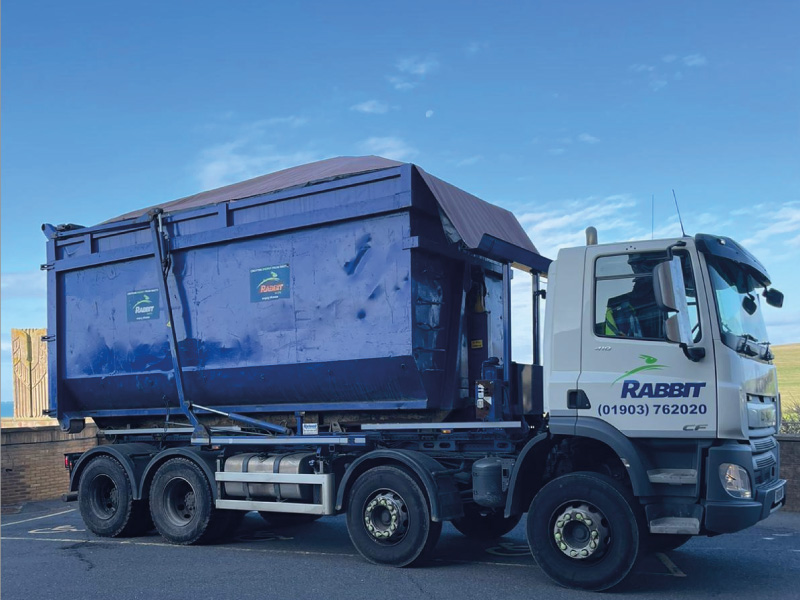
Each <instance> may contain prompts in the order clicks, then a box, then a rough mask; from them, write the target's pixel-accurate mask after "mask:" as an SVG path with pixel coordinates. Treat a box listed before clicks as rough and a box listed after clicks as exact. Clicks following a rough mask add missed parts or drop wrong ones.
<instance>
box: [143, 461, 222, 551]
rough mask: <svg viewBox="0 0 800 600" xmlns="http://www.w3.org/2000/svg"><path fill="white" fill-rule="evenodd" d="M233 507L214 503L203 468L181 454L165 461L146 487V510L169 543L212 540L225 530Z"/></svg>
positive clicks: (193, 542)
mask: <svg viewBox="0 0 800 600" xmlns="http://www.w3.org/2000/svg"><path fill="white" fill-rule="evenodd" d="M232 512H234V511H225V510H218V509H216V508H215V507H214V497H213V495H212V493H211V484H210V483H209V481H208V478H207V477H206V475H205V473H204V472H203V470H202V469H201V468H200V467H199V466H197V465H196V464H195V463H194V462H192V461H190V460H188V459H185V458H173V459H171V460H168V461H167V462H165V463H164V464H163V465H161V467H159V469H158V471H157V472H156V474H155V477H154V478H153V484H152V486H151V487H150V514H151V515H152V517H153V523H154V524H155V526H156V529H157V530H158V533H160V534H161V535H162V536H163V537H164V539H166V540H167V541H168V542H170V543H172V544H180V545H189V544H202V543H208V542H212V541H214V540H216V539H219V538H220V537H221V536H223V535H225V534H226V533H229V532H230V531H231V529H230V528H229V524H230V522H231V519H235V518H236V516H235V515H232V514H231V513H232Z"/></svg>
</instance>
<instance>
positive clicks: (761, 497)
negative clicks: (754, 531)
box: [705, 479, 786, 533]
mask: <svg viewBox="0 0 800 600" xmlns="http://www.w3.org/2000/svg"><path fill="white" fill-rule="evenodd" d="M785 503H786V480H785V479H778V480H777V481H773V482H772V483H771V484H770V485H769V486H768V487H765V488H758V489H756V497H755V499H753V500H750V501H747V502H742V501H741V500H736V499H734V498H731V501H730V502H711V501H706V510H705V514H706V518H705V528H706V529H707V530H708V532H710V533H733V532H734V531H741V530H742V529H747V528H748V527H751V526H753V525H755V524H756V523H758V522H759V521H763V520H764V519H766V518H767V517H768V516H769V515H770V513H773V512H775V511H776V510H778V509H779V508H781V507H782V506H783V505H784V504H785Z"/></svg>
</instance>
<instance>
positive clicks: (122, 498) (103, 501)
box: [78, 456, 153, 537]
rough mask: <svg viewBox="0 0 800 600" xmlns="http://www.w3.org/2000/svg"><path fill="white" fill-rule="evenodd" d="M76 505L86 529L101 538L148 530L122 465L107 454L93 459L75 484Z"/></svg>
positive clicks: (149, 523)
mask: <svg viewBox="0 0 800 600" xmlns="http://www.w3.org/2000/svg"><path fill="white" fill-rule="evenodd" d="M78 500H79V502H78V505H79V507H80V511H81V517H83V522H84V523H86V527H88V528H89V531H91V532H92V533H94V534H95V535H99V536H102V537H118V536H135V535H139V534H141V533H144V532H145V531H147V530H148V529H152V527H153V523H152V521H150V515H149V514H147V510H146V509H147V505H146V504H145V503H144V502H141V501H136V500H134V499H133V486H132V485H131V482H130V480H129V479H128V474H127V473H126V472H125V469H124V468H123V467H122V465H121V464H120V463H119V462H118V461H117V460H116V459H114V458H112V457H110V456H98V457H97V458H93V459H92V460H91V461H90V462H89V464H88V465H86V468H85V469H84V471H83V473H82V474H81V480H80V483H79V485H78Z"/></svg>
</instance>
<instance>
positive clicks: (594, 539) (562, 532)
mask: <svg viewBox="0 0 800 600" xmlns="http://www.w3.org/2000/svg"><path fill="white" fill-rule="evenodd" d="M553 539H554V540H555V543H556V546H557V547H558V548H559V550H561V552H563V553H564V554H565V555H567V556H568V557H570V558H573V559H576V560H583V559H586V558H590V557H594V558H597V557H599V556H601V555H602V554H603V553H604V552H605V550H606V547H607V545H608V540H609V530H608V527H607V525H606V520H605V517H604V516H603V514H602V513H601V512H600V511H599V510H597V509H596V508H594V507H592V506H589V505H587V504H578V505H575V504H570V505H568V506H566V507H564V509H563V510H562V511H561V512H560V513H559V514H558V516H557V517H556V519H555V523H554V525H553Z"/></svg>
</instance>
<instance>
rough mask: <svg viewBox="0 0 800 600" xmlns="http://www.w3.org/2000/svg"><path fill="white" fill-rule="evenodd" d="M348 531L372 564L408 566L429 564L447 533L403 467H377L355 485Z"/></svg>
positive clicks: (361, 477)
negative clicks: (441, 534) (422, 562)
mask: <svg viewBox="0 0 800 600" xmlns="http://www.w3.org/2000/svg"><path fill="white" fill-rule="evenodd" d="M347 531H348V532H349V534H350V539H351V540H352V542H353V545H354V546H355V547H356V550H358V552H359V553H360V554H361V556H363V557H364V558H366V559H367V560H368V561H370V562H373V563H376V564H382V565H393V566H395V567H406V566H409V565H412V564H414V563H418V562H420V561H422V560H424V559H425V558H426V557H427V555H428V554H429V553H430V552H431V551H432V550H433V548H434V546H435V545H436V542H437V541H438V540H439V534H440V533H441V531H442V524H441V523H434V522H432V521H431V515H430V509H429V508H428V500H427V498H426V496H425V493H424V492H423V491H422V488H421V487H420V486H419V484H418V483H417V482H416V481H415V480H414V479H413V478H412V477H411V476H410V475H409V474H408V473H406V472H405V471H402V470H400V469H398V468H397V467H389V466H385V467H375V468H374V469H370V470H369V471H367V472H366V473H364V474H362V475H361V476H360V477H359V478H358V479H357V480H356V482H355V484H353V488H352V490H351V491H350V496H349V502H348V506H347Z"/></svg>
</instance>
